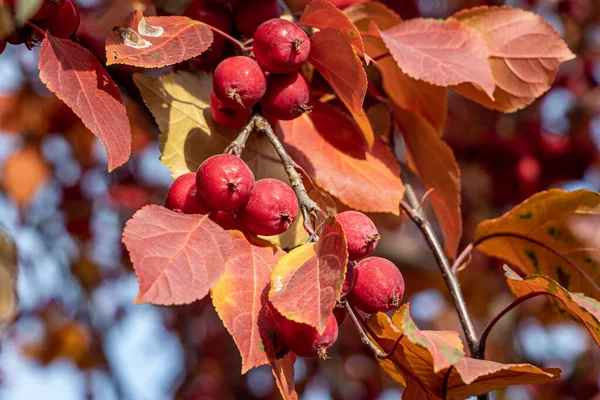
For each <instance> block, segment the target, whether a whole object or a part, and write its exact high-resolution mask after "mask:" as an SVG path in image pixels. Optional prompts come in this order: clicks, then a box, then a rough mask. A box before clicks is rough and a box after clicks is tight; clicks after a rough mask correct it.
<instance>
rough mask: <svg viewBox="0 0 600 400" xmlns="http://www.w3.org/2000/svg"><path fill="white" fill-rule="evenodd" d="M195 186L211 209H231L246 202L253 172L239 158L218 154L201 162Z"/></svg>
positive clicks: (252, 187) (252, 183)
mask: <svg viewBox="0 0 600 400" xmlns="http://www.w3.org/2000/svg"><path fill="white" fill-rule="evenodd" d="M196 186H197V187H198V192H199V193H200V194H201V195H202V197H203V198H204V200H205V201H206V204H208V206H209V207H211V208H212V209H215V210H225V211H227V210H233V209H235V208H238V207H239V206H241V205H243V204H245V203H246V202H247V201H248V199H249V198H250V196H251V195H252V190H253V189H254V174H253V173H252V171H251V170H250V168H248V166H247V165H246V163H245V162H243V161H242V159H241V158H239V157H237V156H234V155H231V154H218V155H216V156H212V157H210V158H208V159H206V161H204V162H203V163H202V164H201V165H200V167H199V168H198V172H197V173H196Z"/></svg>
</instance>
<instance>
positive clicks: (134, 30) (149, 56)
mask: <svg viewBox="0 0 600 400" xmlns="http://www.w3.org/2000/svg"><path fill="white" fill-rule="evenodd" d="M212 41H213V32H212V30H211V29H210V28H209V27H208V25H206V24H204V23H202V22H199V21H194V20H193V19H190V18H187V17H178V16H166V17H144V16H143V15H142V12H141V11H139V10H136V11H134V12H133V13H132V14H131V16H130V17H129V19H128V23H127V25H126V26H125V27H120V28H113V29H112V30H111V31H110V32H109V33H108V35H107V36H106V65H112V64H125V65H133V66H136V67H144V68H159V67H164V66H167V65H173V64H177V63H180V62H182V61H185V60H188V59H190V58H192V57H196V56H198V55H200V54H202V53H203V52H204V51H206V50H207V49H208V48H209V47H210V45H211V44H212Z"/></svg>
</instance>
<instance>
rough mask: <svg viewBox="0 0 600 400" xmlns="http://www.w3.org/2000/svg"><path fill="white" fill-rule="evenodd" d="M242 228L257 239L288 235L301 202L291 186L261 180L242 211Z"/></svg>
mask: <svg viewBox="0 0 600 400" xmlns="http://www.w3.org/2000/svg"><path fill="white" fill-rule="evenodd" d="M238 214H239V216H240V217H241V219H242V224H243V225H244V227H245V228H246V229H247V230H248V232H250V233H253V234H255V235H264V236H273V235H279V234H280V233H283V232H285V231H286V230H287V229H288V228H289V227H290V225H292V222H294V220H295V219H296V217H297V216H298V199H297V198H296V194H295V193H294V191H293V190H292V188H290V187H289V186H288V185H286V184H285V183H283V182H282V181H280V180H277V179H269V178H267V179H261V180H259V181H257V182H256V185H255V186H254V192H253V193H252V196H251V197H250V200H248V203H246V204H245V205H244V206H243V207H241V208H240V209H239V213H238Z"/></svg>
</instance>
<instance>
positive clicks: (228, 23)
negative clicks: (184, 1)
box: [183, 0, 233, 62]
mask: <svg viewBox="0 0 600 400" xmlns="http://www.w3.org/2000/svg"><path fill="white" fill-rule="evenodd" d="M183 15H185V16H186V17H189V18H191V19H194V20H196V21H200V22H204V23H206V24H208V25H210V26H213V27H215V28H217V29H219V30H220V31H223V32H225V33H227V34H231V31H232V29H233V16H232V15H231V11H230V10H229V9H228V8H227V7H225V6H224V5H220V4H216V3H214V2H207V1H206V0H195V1H194V2H192V3H191V4H190V5H188V6H187V8H186V9H185V11H184V13H183ZM226 44H227V39H225V38H224V37H223V36H222V35H220V34H218V33H216V32H214V31H213V42H212V44H211V45H210V48H209V49H208V50H207V51H205V52H204V53H202V54H201V55H200V56H198V58H199V59H200V60H202V61H204V62H211V61H216V60H217V59H219V58H221V56H222V55H223V52H224V49H225V45H226Z"/></svg>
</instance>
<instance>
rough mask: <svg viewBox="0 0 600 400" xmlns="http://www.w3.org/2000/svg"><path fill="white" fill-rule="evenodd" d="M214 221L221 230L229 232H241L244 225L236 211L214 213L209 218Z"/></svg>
mask: <svg viewBox="0 0 600 400" xmlns="http://www.w3.org/2000/svg"><path fill="white" fill-rule="evenodd" d="M208 218H210V219H211V220H212V221H214V222H215V223H216V224H217V225H219V226H220V227H221V228H223V229H225V230H226V231H227V230H230V229H237V230H241V227H242V225H241V224H240V221H239V219H238V217H237V216H236V215H235V211H233V210H232V211H213V212H211V213H210V215H209V216H208Z"/></svg>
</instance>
